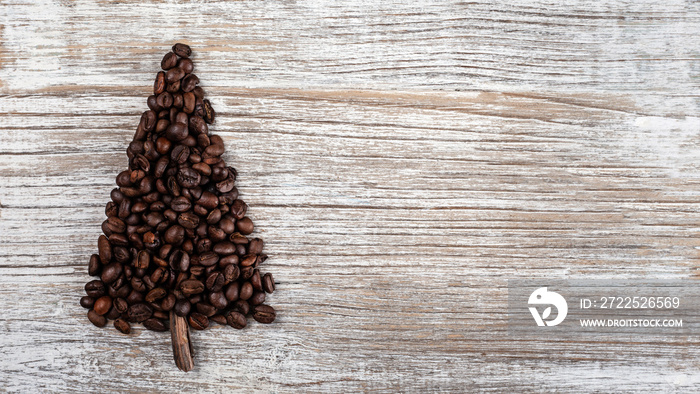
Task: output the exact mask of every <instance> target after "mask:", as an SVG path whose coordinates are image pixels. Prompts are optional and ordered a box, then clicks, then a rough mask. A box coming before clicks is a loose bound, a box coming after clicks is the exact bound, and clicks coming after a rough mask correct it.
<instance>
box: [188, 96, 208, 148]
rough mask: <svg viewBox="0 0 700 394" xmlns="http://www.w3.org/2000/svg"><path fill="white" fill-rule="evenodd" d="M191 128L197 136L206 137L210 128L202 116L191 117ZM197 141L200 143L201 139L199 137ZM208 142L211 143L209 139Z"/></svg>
mask: <svg viewBox="0 0 700 394" xmlns="http://www.w3.org/2000/svg"><path fill="white" fill-rule="evenodd" d="M183 97H184V95H183ZM189 128H190V130H192V131H193V132H194V133H195V134H199V135H206V134H207V133H209V127H208V126H207V123H206V122H205V121H204V119H202V118H201V117H200V116H196V115H194V116H190V122H189ZM197 141H198V142H199V137H197ZM206 141H207V142H209V139H208V138H207V139H206ZM208 146H209V144H207V147H208Z"/></svg>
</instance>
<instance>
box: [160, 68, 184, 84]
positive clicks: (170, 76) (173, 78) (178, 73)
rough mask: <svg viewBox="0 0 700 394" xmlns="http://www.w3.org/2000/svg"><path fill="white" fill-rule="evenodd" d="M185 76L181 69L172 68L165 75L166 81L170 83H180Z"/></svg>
mask: <svg viewBox="0 0 700 394" xmlns="http://www.w3.org/2000/svg"><path fill="white" fill-rule="evenodd" d="M184 76H185V72H184V71H182V69H180V68H177V67H175V68H171V69H170V70H168V72H166V73H165V81H166V82H168V83H174V82H178V81H180V80H181V79H182V77H184Z"/></svg>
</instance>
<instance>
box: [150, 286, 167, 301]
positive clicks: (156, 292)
mask: <svg viewBox="0 0 700 394" xmlns="http://www.w3.org/2000/svg"><path fill="white" fill-rule="evenodd" d="M166 294H167V292H166V291H165V289H164V288H162V287H156V288H155V289H153V290H151V291H149V292H148V294H146V297H145V299H146V302H154V301H156V300H160V299H161V298H163V297H165V295H166Z"/></svg>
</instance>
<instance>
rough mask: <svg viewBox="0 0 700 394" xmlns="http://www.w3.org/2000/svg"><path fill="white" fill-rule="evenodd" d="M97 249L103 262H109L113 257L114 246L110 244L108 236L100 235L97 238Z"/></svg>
mask: <svg viewBox="0 0 700 394" xmlns="http://www.w3.org/2000/svg"><path fill="white" fill-rule="evenodd" d="M97 249H98V251H99V255H100V261H102V264H107V263H109V261H110V260H111V259H112V248H111V247H110V245H109V241H108V240H107V237H105V236H104V235H100V237H99V238H98V239H97Z"/></svg>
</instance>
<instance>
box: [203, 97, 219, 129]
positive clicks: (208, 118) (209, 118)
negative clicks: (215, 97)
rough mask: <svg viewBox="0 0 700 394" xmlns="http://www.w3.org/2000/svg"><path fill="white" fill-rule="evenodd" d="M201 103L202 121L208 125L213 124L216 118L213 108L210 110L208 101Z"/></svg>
mask: <svg viewBox="0 0 700 394" xmlns="http://www.w3.org/2000/svg"><path fill="white" fill-rule="evenodd" d="M202 103H203V106H204V121H205V122H207V123H209V124H212V123H214V118H215V117H216V112H215V111H214V108H212V106H211V103H210V102H209V100H204V101H203V102H202Z"/></svg>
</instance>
